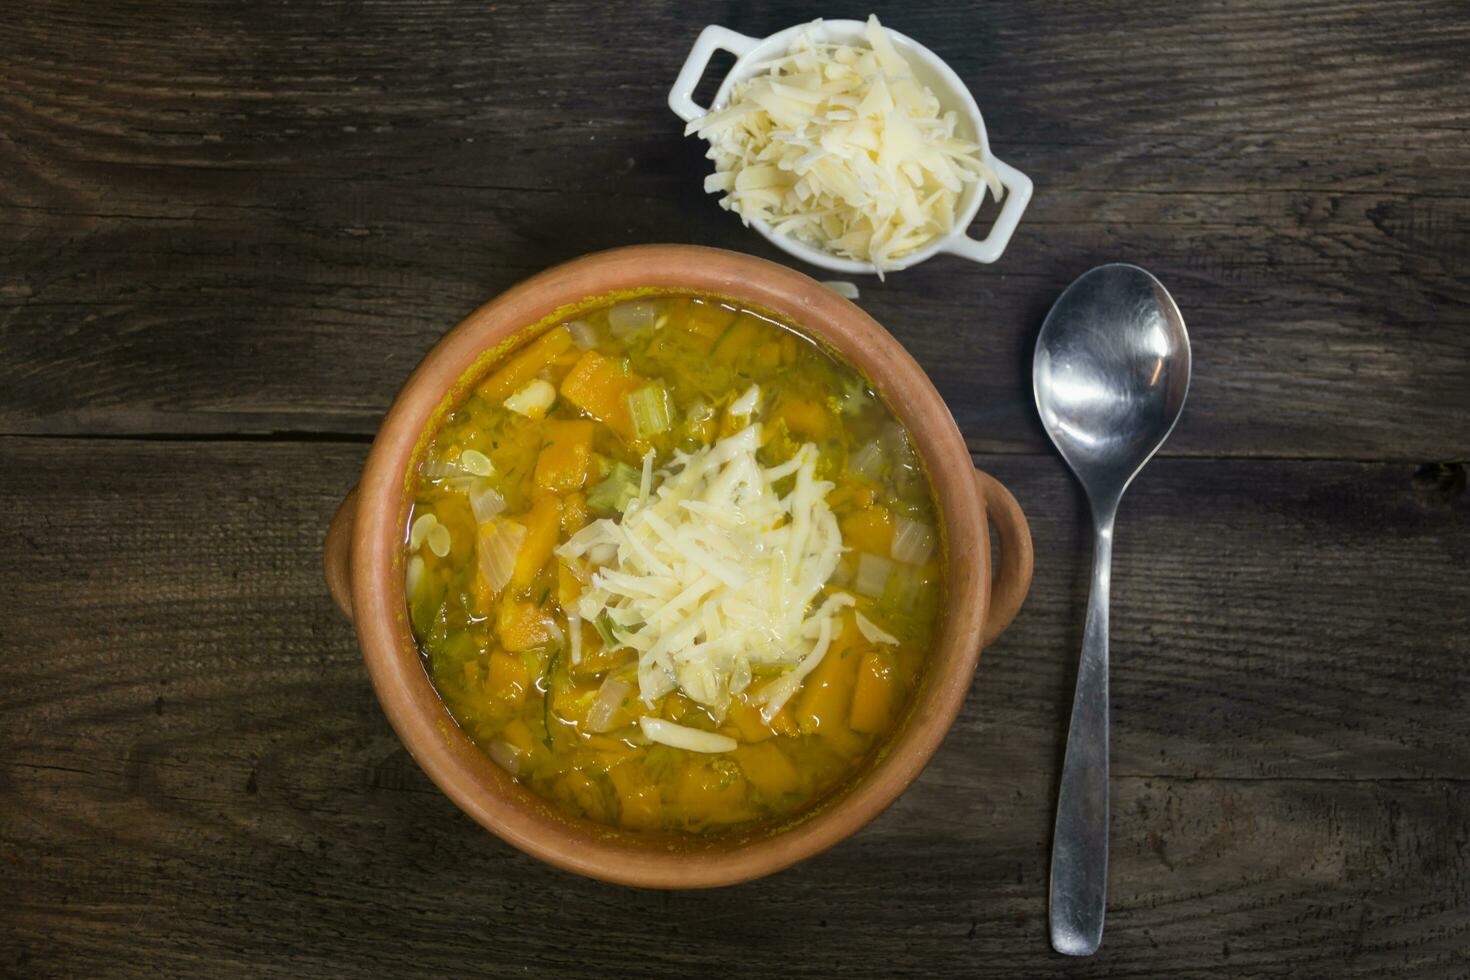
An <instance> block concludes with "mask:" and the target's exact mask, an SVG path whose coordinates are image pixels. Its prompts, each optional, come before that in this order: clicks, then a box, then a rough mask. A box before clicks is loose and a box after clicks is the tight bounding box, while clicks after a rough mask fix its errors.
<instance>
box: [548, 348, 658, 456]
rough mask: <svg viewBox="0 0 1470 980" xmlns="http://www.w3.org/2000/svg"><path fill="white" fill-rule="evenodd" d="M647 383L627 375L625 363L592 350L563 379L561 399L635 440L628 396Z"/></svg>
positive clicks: (629, 373) (579, 359)
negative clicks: (624, 368) (623, 364)
mask: <svg viewBox="0 0 1470 980" xmlns="http://www.w3.org/2000/svg"><path fill="white" fill-rule="evenodd" d="M645 383H646V382H645V381H644V379H643V378H640V377H639V376H638V375H636V374H634V373H632V372H631V371H624V370H623V366H622V364H621V362H619V361H616V360H614V359H612V358H611V357H603V356H602V355H601V354H599V353H597V351H595V350H589V351H587V352H586V353H585V354H583V355H582V356H581V357H580V358H578V359H577V363H576V364H573V365H572V370H571V371H570V372H569V373H568V374H567V376H566V377H565V378H563V379H562V382H561V396H562V397H563V398H565V399H566V400H567V401H569V402H571V403H572V404H573V405H575V406H577V407H578V408H580V409H581V410H582V411H584V412H586V413H587V414H588V415H590V416H592V417H593V418H595V419H597V420H598V421H599V422H601V423H603V424H604V425H606V426H607V427H608V428H609V429H612V430H613V431H614V432H616V433H617V434H618V435H619V436H621V437H623V438H624V439H628V440H631V439H632V438H633V417H632V415H630V414H629V412H628V397H627V396H628V395H629V394H630V393H631V392H633V391H634V390H636V389H638V388H641V387H642V386H643V385H644V384H645Z"/></svg>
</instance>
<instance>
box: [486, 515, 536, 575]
mask: <svg viewBox="0 0 1470 980" xmlns="http://www.w3.org/2000/svg"><path fill="white" fill-rule="evenodd" d="M525 540H526V526H525V525H524V524H519V523H517V522H515V521H511V520H506V519H505V518H502V517H497V518H494V519H492V520H491V521H490V523H488V524H481V525H480V534H479V547H478V549H477V550H478V551H479V559H480V575H481V577H482V578H484V579H485V583H486V584H487V585H489V586H490V588H491V590H492V591H495V592H499V591H500V590H501V589H503V588H505V586H506V583H507V582H509V581H510V575H511V572H513V571H515V567H516V555H518V554H519V553H520V550H521V545H522V544H524V543H525Z"/></svg>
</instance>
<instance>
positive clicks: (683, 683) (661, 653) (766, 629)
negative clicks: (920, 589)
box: [557, 423, 854, 744]
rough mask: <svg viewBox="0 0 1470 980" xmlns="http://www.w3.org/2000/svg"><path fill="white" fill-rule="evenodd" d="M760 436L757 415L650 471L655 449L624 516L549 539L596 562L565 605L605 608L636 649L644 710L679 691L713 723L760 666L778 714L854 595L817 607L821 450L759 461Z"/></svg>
mask: <svg viewBox="0 0 1470 980" xmlns="http://www.w3.org/2000/svg"><path fill="white" fill-rule="evenodd" d="M761 431H762V430H761V426H760V424H759V423H755V424H752V425H749V426H747V427H746V428H744V429H742V430H741V431H739V432H737V433H735V434H734V435H732V436H729V437H727V438H725V439H723V440H721V441H720V442H717V443H715V444H714V445H712V446H708V447H706V448H704V449H701V450H700V451H698V452H696V453H693V454H687V453H683V452H675V453H674V457H673V460H672V462H671V463H670V465H669V466H668V467H667V468H665V469H662V470H659V471H657V472H656V473H655V472H654V470H653V458H652V455H651V454H650V455H649V456H647V457H645V459H644V479H643V484H642V486H641V487H640V488H639V494H638V497H637V498H636V499H635V500H633V501H632V502H630V503H629V505H628V509H627V511H626V513H625V514H624V515H623V518H622V520H621V521H614V520H611V519H603V520H599V521H596V522H594V523H592V524H590V525H588V526H587V527H585V528H583V529H582V530H581V531H578V532H577V533H576V534H574V535H573V536H572V537H571V538H570V539H569V540H567V541H566V542H565V543H564V544H562V545H561V546H560V547H558V548H557V554H558V555H559V556H560V557H562V558H564V559H567V560H570V561H575V560H582V559H586V560H587V561H589V562H590V563H591V565H592V568H591V574H590V576H589V580H588V586H587V587H586V588H585V589H584V590H583V592H582V595H581V597H580V598H579V599H578V601H577V606H576V609H575V610H574V612H575V614H576V615H577V616H580V617H581V618H582V619H583V620H584V621H587V622H596V621H598V619H599V617H604V618H603V619H602V622H604V623H609V622H610V623H611V624H613V629H614V632H615V634H616V636H617V638H618V640H619V641H620V642H622V643H623V644H625V645H627V646H628V647H631V648H632V649H633V650H635V651H636V652H637V653H638V688H639V696H640V697H641V698H642V700H643V701H644V703H645V704H647V705H649V706H650V707H651V706H652V705H653V704H654V703H655V702H656V701H657V700H658V699H659V698H661V697H663V696H664V695H666V694H668V693H669V692H671V691H675V690H678V691H682V692H683V693H684V695H685V696H687V697H689V698H691V699H693V700H694V701H697V702H699V703H700V704H702V705H704V706H705V707H706V708H708V709H709V710H710V713H711V714H712V715H714V716H715V718H716V719H722V718H723V717H724V714H725V712H726V710H727V709H728V708H729V705H730V700H731V698H733V697H734V696H735V695H736V694H739V693H740V692H741V691H743V690H745V688H747V687H748V686H749V685H750V683H751V681H752V680H753V677H754V674H755V672H756V671H766V672H771V671H781V670H783V669H784V670H785V672H784V673H781V674H779V676H778V677H777V678H776V680H775V681H773V682H772V683H771V684H770V685H769V686H768V687H767V688H766V690H764V691H762V692H761V693H762V695H763V696H764V695H766V694H768V693H769V692H770V691H771V690H772V689H774V688H779V691H778V692H777V694H772V695H771V696H770V697H769V698H767V699H766V701H765V702H764V704H765V706H766V707H768V708H769V707H770V705H771V704H772V703H775V707H774V709H772V710H771V715H772V716H774V715H775V713H776V712H777V711H779V710H780V705H781V704H784V703H785V701H786V700H787V699H788V698H789V697H790V696H791V695H792V694H793V693H795V692H796V691H797V690H799V689H800V686H801V681H802V679H803V678H804V677H805V676H806V675H807V674H808V673H810V672H811V671H812V670H813V669H815V667H816V666H817V664H818V663H820V662H821V658H822V656H823V655H824V654H825V652H826V649H827V646H828V644H829V643H830V640H831V637H833V636H835V635H836V634H837V632H838V628H839V627H838V626H837V625H836V624H834V623H833V618H834V617H835V616H836V615H837V614H838V613H839V612H840V611H841V610H842V609H843V608H845V607H846V606H849V605H852V603H853V601H854V600H853V598H852V597H851V596H849V595H846V594H845V593H834V594H831V595H828V596H827V597H826V598H825V599H824V600H823V601H822V602H821V603H820V605H817V606H816V607H815V608H813V604H814V600H816V599H817V597H818V596H819V594H820V593H822V591H823V589H824V588H825V587H826V585H827V581H828V579H829V578H831V575H832V572H833V570H834V569H835V568H836V567H837V560H838V558H839V557H840V556H841V552H842V535H841V531H840V530H839V528H838V525H837V519H836V517H835V516H834V515H833V514H832V511H831V509H830V508H829V507H828V506H827V501H826V495H827V493H828V491H830V490H831V489H832V484H831V483H828V482H826V481H822V480H818V479H817V478H816V463H817V449H816V447H815V446H813V445H811V444H810V443H808V444H806V445H803V446H802V447H801V448H800V449H799V450H798V451H797V454H796V456H795V457H794V458H793V459H791V460H790V461H788V462H786V463H783V464H781V465H780V466H775V467H764V466H762V465H761V464H760V462H759V460H758V459H757V458H756V452H757V450H759V449H760V446H761ZM783 478H791V479H792V480H793V485H792V487H791V489H790V491H789V492H788V493H787V494H786V495H785V496H781V495H780V494H779V493H777V491H776V489H775V483H776V482H777V481H778V480H782V479H783ZM782 692H784V697H780V696H779V695H780V694H781V693H782ZM778 697H779V703H776V702H777V699H778ZM654 727H655V729H658V730H660V731H661V730H662V729H661V728H659V726H654ZM646 728H647V726H645V734H648V737H649V738H652V739H654V740H656V741H657V740H659V738H658V736H657V735H655V734H653V733H649V732H648V731H647V730H646ZM669 744H674V743H672V742H670V743H669Z"/></svg>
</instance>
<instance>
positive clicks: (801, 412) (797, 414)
mask: <svg viewBox="0 0 1470 980" xmlns="http://www.w3.org/2000/svg"><path fill="white" fill-rule="evenodd" d="M776 415H777V416H778V417H779V418H783V419H785V420H786V425H787V427H788V428H789V429H790V430H791V432H792V434H793V435H796V436H798V437H800V438H803V439H816V440H818V441H820V440H822V439H825V438H827V436H828V435H829V434H830V433H831V431H832V414H831V413H830V412H828V411H827V406H826V405H824V404H823V403H822V402H819V401H817V400H816V399H814V398H802V397H800V396H799V395H785V396H783V397H782V398H781V401H780V403H779V404H778V405H777V406H776Z"/></svg>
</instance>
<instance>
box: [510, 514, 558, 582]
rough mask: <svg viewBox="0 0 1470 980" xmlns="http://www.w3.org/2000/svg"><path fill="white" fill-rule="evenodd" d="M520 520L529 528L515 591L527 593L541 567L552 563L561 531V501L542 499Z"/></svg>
mask: <svg viewBox="0 0 1470 980" xmlns="http://www.w3.org/2000/svg"><path fill="white" fill-rule="evenodd" d="M518 520H519V521H520V522H521V523H522V524H524V525H525V526H526V540H525V541H523V542H521V550H520V552H519V553H518V554H517V555H516V567H515V569H514V570H513V571H512V572H511V573H510V586H511V588H512V589H524V588H525V587H526V586H528V585H530V584H531V581H532V580H533V579H534V578H535V577H536V573H537V572H539V571H541V566H543V565H545V564H546V563H547V561H549V560H550V559H551V550H552V549H553V548H555V547H556V535H557V532H558V531H560V530H561V501H560V500H558V499H557V498H555V497H541V498H539V499H537V501H536V502H535V503H534V504H532V505H531V509H530V510H528V511H527V512H526V513H525V514H522V515H521V516H520V518H518Z"/></svg>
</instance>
